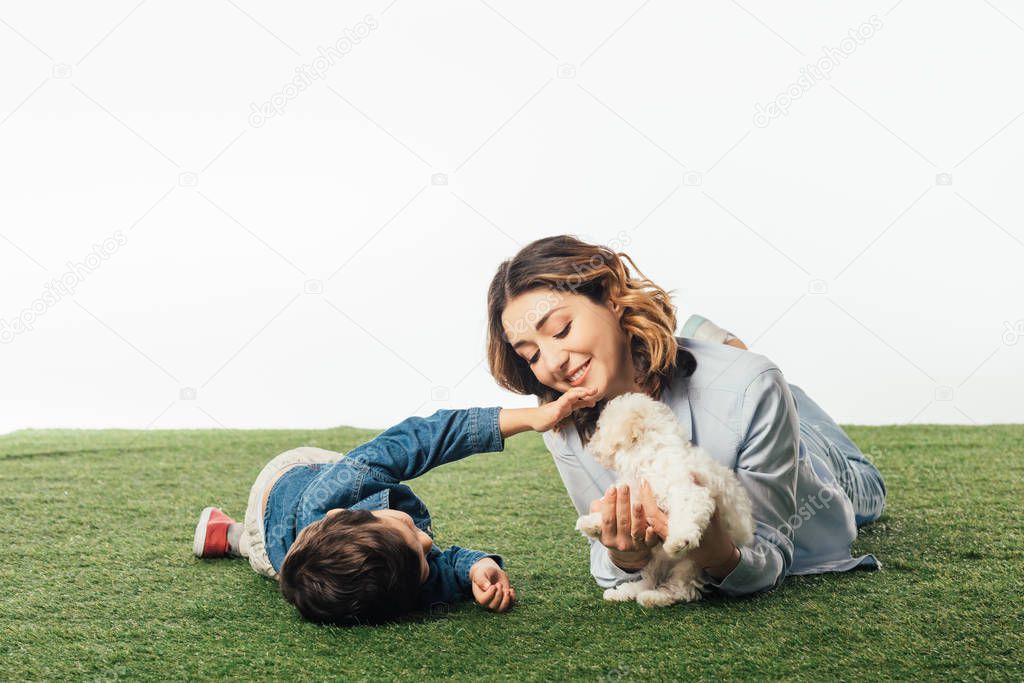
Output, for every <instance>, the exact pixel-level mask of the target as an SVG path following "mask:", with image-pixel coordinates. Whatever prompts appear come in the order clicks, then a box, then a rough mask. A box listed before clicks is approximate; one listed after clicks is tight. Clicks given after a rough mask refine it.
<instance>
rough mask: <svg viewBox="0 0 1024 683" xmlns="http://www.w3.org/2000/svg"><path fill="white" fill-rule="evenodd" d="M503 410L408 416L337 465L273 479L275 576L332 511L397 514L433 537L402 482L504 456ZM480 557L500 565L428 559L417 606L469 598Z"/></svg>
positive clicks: (457, 556) (459, 553) (452, 557)
mask: <svg viewBox="0 0 1024 683" xmlns="http://www.w3.org/2000/svg"><path fill="white" fill-rule="evenodd" d="M500 410H501V409H500V408H470V409H468V410H439V411H437V412H436V413H434V414H433V415H431V416H430V417H425V418H421V417H410V418H408V419H406V420H403V421H402V422H400V423H398V424H397V425H395V426H394V427H391V428H390V429H388V430H387V431H385V432H383V433H382V434H380V435H379V436H377V437H376V438H374V439H373V440H371V441H368V442H367V443H365V444H363V445H362V446H358V447H356V448H354V449H353V450H352V451H350V452H349V453H348V454H347V455H346V456H345V457H344V458H342V459H341V460H339V461H338V462H336V463H330V464H320V465H298V466H296V467H293V468H292V469H290V470H288V471H287V472H285V473H284V475H282V476H281V478H280V479H278V480H277V481H276V482H275V483H274V486H273V488H272V489H271V491H270V496H269V497H268V498H267V506H266V510H265V512H264V516H263V524H264V534H265V539H266V548H267V556H268V558H269V559H270V563H271V564H272V565H273V566H274V569H275V570H277V571H280V570H281V564H282V563H283V562H284V557H285V555H286V554H287V552H288V549H289V548H290V547H291V545H292V543H293V542H294V541H295V537H296V536H297V535H298V534H299V532H300V531H302V529H303V528H305V527H306V526H308V525H309V524H312V523H313V522H315V521H317V520H319V519H321V518H323V517H324V515H326V514H327V512H328V511H329V510H333V509H334V508H348V509H352V510H385V509H388V508H390V509H393V510H401V511H402V512H405V513H408V514H409V516H411V517H412V519H413V522H414V523H415V524H416V526H417V527H418V528H420V529H421V530H423V531H425V532H426V533H427V534H429V535H430V537H431V538H433V536H434V531H433V528H432V527H431V521H430V513H429V512H428V511H427V506H426V505H424V504H423V501H421V500H420V499H419V498H418V497H416V494H414V493H413V492H412V489H411V488H409V487H408V486H406V485H405V484H403V483H402V482H403V481H404V480H407V479H413V478H415V477H418V476H420V475H421V474H424V473H426V472H428V471H429V470H432V469H433V468H435V467H437V466H439V465H443V464H445V463H449V462H454V461H456V460H461V459H462V458H465V457H466V456H469V455H473V454H474V453H490V452H496V451H501V450H504V448H505V442H504V439H502V438H501V430H500V429H499V427H498V413H499V411H500ZM483 557H492V558H494V560H495V561H496V562H497V563H498V565H499V566H501V567H502V568H504V566H505V564H504V561H503V560H502V558H501V557H499V556H498V555H488V554H487V553H483V552H480V551H478V550H467V549H465V548H460V547H458V546H452V547H451V548H448V549H447V550H444V551H440V550H438V549H437V548H433V549H431V551H430V553H429V554H428V555H427V563H428V564H429V565H430V576H429V578H428V579H427V581H426V583H424V584H423V586H422V589H421V592H420V603H421V604H420V606H421V607H424V608H426V607H430V606H431V605H435V604H438V603H452V602H456V601H458V600H462V599H465V598H468V597H471V596H472V590H471V589H472V586H471V583H470V580H469V569H470V567H472V566H473V564H474V563H476V562H477V561H478V560H480V559H481V558H483Z"/></svg>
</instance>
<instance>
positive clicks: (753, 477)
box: [705, 368, 800, 595]
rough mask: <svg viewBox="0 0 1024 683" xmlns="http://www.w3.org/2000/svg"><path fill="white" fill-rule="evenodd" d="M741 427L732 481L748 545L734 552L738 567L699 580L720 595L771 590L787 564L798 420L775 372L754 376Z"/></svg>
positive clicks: (789, 395)
mask: <svg viewBox="0 0 1024 683" xmlns="http://www.w3.org/2000/svg"><path fill="white" fill-rule="evenodd" d="M742 416H743V417H742V419H743V424H744V425H746V429H745V431H744V432H743V437H742V440H741V442H740V447H739V452H738V454H737V462H736V477H737V478H738V479H739V480H740V483H742V484H743V487H744V488H745V489H746V490H747V493H748V494H750V500H751V502H752V503H753V513H754V523H755V527H754V540H753V541H751V543H750V544H749V545H746V546H744V547H742V548H740V561H739V564H737V565H736V567H735V568H734V569H733V570H732V572H730V573H729V574H728V575H727V576H725V577H724V578H722V579H721V580H715V579H714V578H712V577H710V576H708V575H707V574H705V578H708V579H709V581H708V585H709V586H713V587H714V588H717V589H718V590H719V592H721V593H724V594H726V595H747V594H750V593H757V592H760V591H764V590H770V589H772V588H775V587H776V586H778V585H779V584H780V583H782V580H783V579H784V578H785V577H786V573H787V571H788V570H789V566H790V565H791V564H792V562H793V530H792V528H791V527H790V526H789V524H788V523H787V520H788V519H790V518H791V517H792V515H793V514H795V512H796V480H797V463H798V457H799V448H800V442H799V434H800V425H799V417H798V415H797V411H796V404H795V403H794V401H793V395H792V393H791V392H790V390H789V385H788V384H786V380H785V379H784V378H783V376H782V373H781V372H780V371H779V370H778V368H770V369H768V370H765V371H763V372H762V373H761V374H759V375H758V376H757V377H756V378H754V380H753V381H752V382H751V383H750V385H749V386H748V387H747V389H746V392H745V393H744V397H743V412H742Z"/></svg>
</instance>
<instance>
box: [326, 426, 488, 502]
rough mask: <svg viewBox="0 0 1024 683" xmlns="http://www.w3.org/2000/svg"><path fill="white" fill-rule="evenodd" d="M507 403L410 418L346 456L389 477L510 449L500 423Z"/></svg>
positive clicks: (412, 475)
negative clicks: (507, 447)
mask: <svg viewBox="0 0 1024 683" xmlns="http://www.w3.org/2000/svg"><path fill="white" fill-rule="evenodd" d="M499 412H501V408H469V409H467V410H438V411H437V412H436V413H434V414H433V415H431V416H430V417H410V418H407V419H405V420H402V421H401V422H399V423H398V424H397V425H395V426H394V427H391V428H390V429H388V430H387V431H385V432H383V433H382V434H380V435H379V436H377V437H376V438H374V439H373V440H371V441H368V442H367V443H365V444H363V445H362V446H359V447H357V448H355V449H353V450H352V451H351V452H349V453H348V455H346V459H352V460H353V461H355V462H359V463H361V464H363V465H366V466H367V467H369V468H370V469H371V470H372V471H373V472H374V474H375V476H376V477H377V478H379V479H381V480H383V481H387V482H392V483H397V482H401V481H406V480H407V479H414V478H415V477H418V476H420V475H421V474H424V473H426V472H428V471H430V470H432V469H433V468H435V467H438V466H439V465H444V464H445V463H449V462H454V461H456V460H461V459H462V458H465V457H466V456H469V455H473V454H474V453H491V452H496V451H501V450H504V448H505V441H504V439H502V437H501V429H500V428H499V426H498V414H499Z"/></svg>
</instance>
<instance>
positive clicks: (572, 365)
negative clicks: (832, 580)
mask: <svg viewBox="0 0 1024 683" xmlns="http://www.w3.org/2000/svg"><path fill="white" fill-rule="evenodd" d="M627 262H628V264H629V265H631V266H632V267H633V270H635V271H636V273H637V274H636V275H634V274H633V273H632V272H631V270H630V269H629V267H627V265H626V264H627ZM487 306H488V360H489V362H490V369H491V373H492V375H493V376H494V378H495V380H496V381H497V382H498V384H500V385H501V386H502V387H504V388H506V389H509V390H511V391H514V392H516V393H520V394H532V395H534V396H536V397H537V398H538V401H539V402H540V403H541V404H542V405H544V404H548V403H551V402H553V401H556V400H557V399H558V398H559V397H561V396H562V395H563V394H565V393H566V392H569V391H579V390H587V391H588V392H589V393H588V396H587V398H588V401H587V402H586V403H583V404H581V407H580V408H579V409H577V410H575V411H574V412H572V413H571V414H570V415H567V416H566V417H565V418H564V419H563V420H561V421H560V422H558V423H557V424H555V425H554V427H553V428H552V429H551V430H550V431H549V432H547V433H546V434H545V435H544V442H545V444H546V445H547V447H548V450H549V451H551V454H552V456H553V457H554V460H555V464H556V465H557V467H558V471H559V474H560V475H561V477H562V481H563V483H564V484H565V486H566V489H567V490H568V492H569V496H570V497H571V498H572V501H573V504H574V505H575V507H576V510H577V512H578V513H579V514H581V515H582V514H586V513H588V512H592V511H593V512H596V511H601V513H602V518H603V520H602V521H603V531H602V536H601V539H600V541H599V542H598V541H593V542H592V544H591V558H590V559H591V573H592V574H593V575H594V578H595V579H596V580H597V582H598V584H599V585H601V586H602V587H605V588H610V587H612V586H615V585H618V584H619V583H622V582H624V581H629V580H632V579H634V578H636V573H635V572H636V571H638V570H639V569H641V568H643V567H644V566H645V565H646V564H647V562H648V560H649V558H650V546H651V545H652V544H654V543H656V542H657V536H656V534H651V533H649V529H651V528H653V529H657V528H660V525H661V523H662V522H663V519H661V514H662V513H661V511H659V510H657V509H644V507H642V506H640V505H637V504H635V500H634V501H633V502H632V503H631V500H630V495H631V492H630V491H629V490H628V488H627V489H621V490H620V489H617V488H616V487H615V486H614V483H615V477H614V475H613V473H612V472H610V471H608V470H606V469H604V468H603V467H601V466H600V465H599V464H598V463H597V461H596V460H595V459H594V458H593V457H592V456H591V455H590V453H589V452H588V451H587V449H586V446H587V443H588V441H589V439H590V437H591V436H592V435H593V433H594V429H595V426H596V422H597V418H598V416H599V415H600V413H601V410H602V409H603V407H604V406H605V405H606V404H607V402H608V401H610V400H611V399H613V398H615V397H616V396H618V395H621V394H624V393H628V392H641V393H645V394H647V395H649V396H651V397H653V398H656V399H658V400H661V401H663V402H664V403H666V404H667V405H668V406H669V407H670V408H672V410H673V412H674V413H675V415H676V417H677V418H678V419H679V421H680V423H681V425H682V426H683V429H684V431H685V432H686V433H687V434H688V436H689V438H690V440H691V441H692V442H693V443H694V444H696V445H699V446H702V447H704V449H705V450H707V451H708V452H709V453H710V454H711V455H712V457H714V458H715V459H716V460H717V461H718V462H719V463H721V464H722V465H725V466H727V467H729V468H730V469H732V470H734V471H735V473H736V476H737V478H738V479H739V480H740V482H741V483H742V484H743V485H744V487H745V488H746V489H747V492H748V493H749V494H750V497H751V500H752V502H753V512H754V519H755V523H756V529H755V537H754V540H753V541H752V542H751V543H749V544H747V545H745V546H744V547H742V548H738V547H736V546H735V545H734V544H733V543H732V541H731V540H729V538H728V536H727V534H725V533H723V531H722V529H721V528H720V525H719V522H718V520H717V516H713V517H712V520H711V525H710V526H709V527H708V529H707V530H706V531H705V533H704V536H703V538H702V539H701V543H700V546H699V547H698V548H697V549H695V550H693V551H692V553H691V557H692V559H694V560H695V561H697V562H698V563H700V566H701V567H703V569H704V571H705V572H706V573H707V575H708V576H707V581H706V583H707V584H708V585H709V586H712V587H713V588H716V589H718V590H719V591H720V592H722V593H724V594H727V595H742V594H749V593H755V592H758V591H763V590H768V589H771V588H774V587H776V586H778V585H779V584H780V583H781V582H782V580H783V579H784V578H785V577H786V576H787V575H788V574H815V573H822V572H829V571H846V570H849V569H853V568H855V567H860V566H864V567H878V566H879V563H878V561H877V560H876V559H875V558H874V556H872V555H864V556H862V557H858V558H854V557H852V556H851V554H850V545H851V543H852V542H853V541H854V539H856V537H857V527H859V526H862V525H864V524H867V523H869V522H872V521H874V520H876V519H877V518H878V517H879V516H880V515H881V512H882V508H883V506H884V504H885V485H884V483H883V481H882V477H881V475H880V474H879V472H878V470H877V469H876V468H875V467H874V465H873V464H872V463H871V462H870V461H869V460H868V459H867V458H866V457H864V455H863V453H861V452H860V449H858V448H857V446H856V445H855V444H854V443H853V442H852V441H851V440H850V439H849V437H847V435H846V434H845V433H844V432H843V430H842V429H840V428H839V426H838V425H836V423H835V422H834V421H833V420H832V418H831V417H829V416H828V415H827V414H826V413H825V411H824V410H822V409H821V408H820V407H819V406H818V405H817V404H816V403H814V401H812V400H811V399H810V398H809V397H808V396H807V395H806V394H805V393H804V392H803V391H802V390H800V388H799V387H796V386H795V385H790V384H789V383H788V382H786V380H785V378H784V377H783V375H782V372H781V371H780V370H779V368H778V367H777V366H776V365H775V364H774V363H772V362H771V361H770V360H769V359H767V358H765V357H764V356H761V355H759V354H757V353H753V352H751V351H749V350H747V349H746V348H745V346H744V345H743V344H742V343H738V342H737V343H730V342H729V340H728V336H729V335H727V334H722V335H720V336H719V337H715V340H716V341H717V342H718V343H712V339H711V336H710V335H702V334H701V332H700V330H701V329H702V328H703V329H708V328H713V329H716V330H717V328H715V326H714V325H713V324H710V325H707V326H700V327H697V328H695V329H697V331H696V332H693V333H692V334H693V336H695V337H702V336H703V337H704V338H705V340H704V341H702V340H701V339H694V338H690V337H676V336H675V332H674V331H675V328H676V317H675V309H674V307H673V306H672V302H671V300H670V297H669V295H668V294H667V292H666V291H665V290H664V289H662V288H661V287H659V286H658V285H656V284H654V283H653V282H651V281H650V280H648V279H647V278H646V277H644V276H643V274H642V273H640V271H639V269H638V268H637V267H636V264H635V263H634V262H633V260H632V259H630V258H629V256H627V255H626V254H621V253H616V252H614V251H612V250H611V249H608V248H605V247H602V246H599V245H593V244H588V243H586V242H582V241H580V240H578V239H576V238H575V237H571V236H568V235H560V236H555V237H547V238H544V239H540V240H537V241H535V242H533V243H531V244H529V245H527V246H526V247H524V248H523V249H522V250H521V251H520V252H519V253H518V254H516V256H515V257H513V258H512V259H510V260H508V261H505V262H504V263H502V264H501V265H500V266H499V267H498V271H497V273H496V274H495V276H494V278H493V280H492V281H491V285H490V288H489V290H488V297H487ZM695 320H697V321H698V322H708V321H703V319H699V318H695ZM685 329H687V330H688V329H689V326H687V327H686V328H685ZM718 331H719V332H724V331H721V330H718ZM722 342H725V343H722ZM637 493H638V492H637ZM638 497H639V496H637V495H634V499H636V498H638ZM826 499H827V501H828V502H827V503H826V504H825V505H824V506H815V507H814V508H813V513H812V514H810V515H807V516H805V515H804V514H797V512H798V510H807V509H809V508H808V506H806V505H804V503H805V502H807V501H810V500H819V501H825V500H826Z"/></svg>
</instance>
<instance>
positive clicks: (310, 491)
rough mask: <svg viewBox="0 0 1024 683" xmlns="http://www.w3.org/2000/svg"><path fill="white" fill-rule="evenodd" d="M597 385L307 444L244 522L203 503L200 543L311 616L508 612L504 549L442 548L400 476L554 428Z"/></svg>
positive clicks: (346, 618) (197, 547)
mask: <svg viewBox="0 0 1024 683" xmlns="http://www.w3.org/2000/svg"><path fill="white" fill-rule="evenodd" d="M590 395H591V391H590V390H587V389H582V388H580V389H574V390H573V391H571V392H566V393H565V394H564V395H563V396H562V397H561V398H560V399H559V400H557V401H554V402H552V403H548V404H546V405H543V406H540V407H537V408H517V409H503V408H470V409H468V410H439V411H437V412H436V413H434V414H433V415H431V416H430V417H426V418H420V417H410V418H408V419H406V420H404V421H402V422H401V423H399V424H397V425H395V426H394V427H391V428H390V429H388V430H387V431H385V432H384V433H382V434H380V435H379V436H377V437H376V438H374V439H373V440H371V441H369V442H367V443H365V444H363V445H362V446H359V447H357V448H355V449H353V450H352V451H350V452H349V453H348V454H347V455H342V454H341V453H335V452H332V451H327V450H323V449H321V448H313V447H301V448H295V449H292V450H290V451H286V452H284V453H282V454H280V455H278V456H277V457H275V458H274V459H272V460H271V461H270V462H269V463H268V464H267V465H266V467H264V468H263V470H262V471H261V472H260V474H259V476H258V477H257V478H256V482H255V483H254V484H253V486H252V489H251V490H250V492H249V504H248V507H247V508H246V512H245V523H244V525H243V524H238V523H236V522H235V521H234V520H233V519H231V518H230V517H228V516H227V515H226V514H224V513H223V512H222V511H221V510H219V509H218V508H213V507H208V508H206V509H204V510H203V512H202V514H201V515H200V517H199V524H198V525H197V526H196V531H195V537H194V540H193V548H192V549H193V552H194V553H195V554H196V556H198V557H201V558H213V557H226V556H241V557H247V558H248V559H249V563H250V564H251V565H252V568H253V569H255V570H256V572H258V573H259V574H262V575H263V576H267V577H269V578H272V579H275V580H277V581H278V582H279V584H280V587H281V594H282V595H284V597H285V599H287V600H288V601H289V602H291V603H292V604H294V605H295V606H296V607H297V608H298V610H299V612H300V613H301V614H302V616H303V617H305V618H306V619H309V620H310V621H315V622H319V623H327V624H336V625H354V624H375V623H380V622H384V621H390V620H393V619H396V618H398V617H400V616H402V615H404V614H407V613H409V612H414V611H421V610H429V609H431V608H432V607H435V606H437V605H439V604H449V603H454V602H457V601H460V600H465V599H469V598H472V599H473V600H475V601H476V603H477V604H479V605H481V606H482V607H484V608H486V609H488V610H491V611H495V612H504V611H506V610H508V609H509V607H511V606H512V604H513V603H514V602H515V599H516V593H515V589H513V588H512V586H511V585H510V584H509V580H508V575H507V574H505V571H504V561H503V560H502V558H501V557H499V556H498V555H489V554H486V553H483V552H480V551H478V550H468V549H465V548H460V547H458V546H452V547H451V548H448V549H447V550H445V551H440V550H438V549H437V548H435V547H434V544H433V541H432V537H433V530H432V528H431V520H430V513H429V512H428V511H427V508H426V506H425V505H424V504H423V502H422V501H421V500H420V499H419V498H417V497H416V495H415V494H414V493H413V492H412V489H410V488H409V487H408V486H406V485H405V484H403V483H402V482H403V481H405V480H408V479H413V478H415V477H418V476H420V475H422V474H424V473H426V472H428V471H429V470H431V469H433V468H435V467H438V466H440V465H443V464H445V463H449V462H454V461H456V460H460V459H462V458H465V457H467V456H469V455H473V454H474V453H489V452H495V451H501V450H503V449H504V447H505V438H507V437H509V436H511V435H513V434H518V433H519V432H523V431H527V430H534V431H538V432H543V431H547V430H548V429H550V428H551V427H552V426H554V425H555V424H557V423H558V422H559V421H561V420H562V419H563V418H565V417H566V416H567V415H569V414H570V413H571V412H572V411H573V410H575V409H576V408H580V407H589V406H591V405H592V403H593V402H592V401H591V400H590V399H589V397H590Z"/></svg>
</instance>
